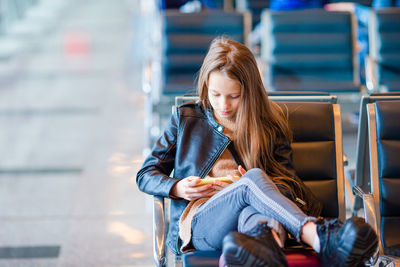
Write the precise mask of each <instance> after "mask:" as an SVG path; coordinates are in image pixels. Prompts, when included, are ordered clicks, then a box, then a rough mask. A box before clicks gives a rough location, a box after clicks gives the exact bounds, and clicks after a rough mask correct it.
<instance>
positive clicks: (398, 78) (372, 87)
mask: <svg viewBox="0 0 400 267" xmlns="http://www.w3.org/2000/svg"><path fill="white" fill-rule="evenodd" d="M368 34H369V56H368V59H367V66H366V70H367V71H366V75H367V77H366V79H367V88H368V90H369V91H372V92H392V91H400V8H395V7H393V8H386V9H381V10H374V11H373V12H371V14H370V20H369V24H368Z"/></svg>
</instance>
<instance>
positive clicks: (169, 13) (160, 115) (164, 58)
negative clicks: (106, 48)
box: [144, 10, 251, 147]
mask: <svg viewBox="0 0 400 267" xmlns="http://www.w3.org/2000/svg"><path fill="white" fill-rule="evenodd" d="M160 24H161V40H160V42H161V43H160V44H158V45H157V47H160V48H161V51H159V52H158V53H159V55H158V57H157V56H154V57H155V59H154V60H152V62H151V63H149V64H148V65H150V66H148V67H147V68H146V70H147V74H148V75H147V78H145V82H144V84H145V86H144V88H145V89H144V90H145V91H146V92H147V93H148V98H147V101H148V105H147V106H148V108H147V117H148V123H147V124H148V128H149V136H150V141H149V147H151V146H152V145H153V143H154V141H155V140H156V139H157V138H158V137H159V135H160V134H161V129H163V128H164V127H165V126H166V123H167V122H168V118H169V116H170V114H171V113H170V107H171V105H173V102H174V97H175V96H178V95H185V94H187V93H189V94H190V93H193V92H195V91H196V89H195V88H196V78H197V75H198V72H199V70H200V67H201V64H202V62H203V59H204V57H205V55H206V54H207V51H208V48H209V46H210V44H211V41H212V40H213V39H214V38H215V37H217V36H221V35H224V36H226V37H228V38H230V39H232V40H235V41H238V42H240V43H243V44H247V35H248V33H249V32H250V30H251V25H250V24H251V18H250V14H249V13H248V12H237V11H230V12H228V11H223V10H210V11H201V12H197V13H181V12H179V11H178V10H166V11H164V12H162V13H161V22H160Z"/></svg>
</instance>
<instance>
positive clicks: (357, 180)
mask: <svg viewBox="0 0 400 267" xmlns="http://www.w3.org/2000/svg"><path fill="white" fill-rule="evenodd" d="M394 100H400V92H391V93H374V94H371V95H367V96H363V97H362V98H361V103H360V111H359V122H358V133H357V147H356V150H357V151H356V168H355V174H354V181H351V182H353V183H354V185H355V186H359V187H360V188H361V189H362V190H363V191H364V192H366V193H369V192H371V182H370V156H369V143H368V112H367V105H368V104H370V103H375V102H377V101H379V102H381V101H394ZM360 208H362V202H361V199H360V198H355V199H354V207H353V209H354V215H355V214H356V213H357V211H358V210H359V209H360Z"/></svg>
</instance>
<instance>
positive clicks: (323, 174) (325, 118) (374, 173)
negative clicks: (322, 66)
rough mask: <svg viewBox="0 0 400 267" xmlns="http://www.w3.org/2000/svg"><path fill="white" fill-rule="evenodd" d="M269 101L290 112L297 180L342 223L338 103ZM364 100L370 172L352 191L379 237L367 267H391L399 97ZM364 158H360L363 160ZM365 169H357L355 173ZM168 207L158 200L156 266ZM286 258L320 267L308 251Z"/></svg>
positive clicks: (188, 262)
mask: <svg viewBox="0 0 400 267" xmlns="http://www.w3.org/2000/svg"><path fill="white" fill-rule="evenodd" d="M191 99H195V98H190V99H188V98H183V100H184V101H186V100H191ZM270 99H271V100H273V101H277V102H278V103H279V104H280V105H281V106H282V108H284V109H287V110H288V116H289V126H290V128H291V130H292V132H293V137H294V140H293V144H292V149H293V164H294V167H295V169H296V172H297V174H298V176H299V177H300V178H301V179H302V180H303V181H304V182H305V184H306V185H307V186H309V187H310V189H311V190H312V192H313V193H314V194H315V195H316V197H317V198H318V199H319V200H320V201H321V202H322V203H323V206H324V208H323V211H322V216H324V217H338V218H340V219H341V220H344V219H345V217H346V215H345V193H344V192H345V190H344V183H345V181H344V180H345V176H344V168H343V165H344V162H343V149H342V146H343V145H342V129H341V111H340V105H339V104H337V103H336V100H337V97H336V96H332V95H329V94H323V93H312V94H309V93H307V94H300V93H293V94H292V93H290V94H282V93H275V94H272V95H270ZM365 99H366V100H365V101H363V105H364V106H363V107H361V110H363V111H365V112H367V111H368V119H367V120H366V117H362V118H361V119H360V123H361V120H362V123H365V125H367V127H368V129H369V131H368V132H369V137H368V138H366V139H364V140H359V142H358V146H363V145H364V144H365V143H367V144H369V148H370V149H369V151H370V153H368V156H369V158H370V162H368V163H365V164H366V165H368V167H369V168H370V169H371V172H370V175H368V176H363V177H362V179H356V180H355V181H353V189H354V194H357V195H358V196H361V197H362V198H363V200H364V202H363V204H364V211H365V212H366V214H365V218H366V220H367V222H368V223H370V224H371V225H372V226H373V227H374V228H375V230H376V231H377V233H378V235H379V236H380V242H379V248H380V250H379V257H378V255H376V256H374V258H371V259H370V262H369V264H370V265H375V264H376V266H386V265H387V264H389V263H391V262H393V260H394V259H395V258H394V257H393V256H400V234H399V233H398V231H397V229H398V224H399V223H400V213H399V211H400V209H399V206H400V201H399V198H398V197H397V196H398V194H399V193H400V186H399V185H400V183H399V181H400V165H399V163H398V157H399V155H400V146H399V145H398V144H399V141H398V140H400V137H399V136H400V135H399V132H400V123H399V121H398V116H399V115H400V95H395V94H388V95H374V96H369V97H365ZM367 99H368V100H367ZM360 129H361V128H360ZM362 131H363V130H362ZM364 156H365V154H363V155H361V154H358V158H360V160H361V159H363V158H364ZM365 167H367V166H364V165H363V166H361V167H360V166H359V165H357V169H358V168H361V169H363V168H365ZM361 169H360V170H358V171H359V172H361ZM365 180H370V181H371V182H370V183H369V184H370V185H371V186H366V185H365V184H362V183H365ZM363 189H364V190H363ZM371 194H372V195H371ZM167 203H168V201H167V200H166V199H163V198H162V197H159V196H155V197H154V229H155V232H154V237H155V240H154V244H155V247H154V248H155V250H154V253H155V254H154V256H155V261H156V265H157V266H165V265H167V263H166V259H167V258H166V252H167V249H166V248H165V247H164V246H165V242H164V238H165V234H166V231H168V213H167V206H168V204H167ZM387 254H390V255H391V256H390V257H389V256H388V255H387ZM286 256H287V259H288V263H289V266H320V263H319V261H318V259H317V257H316V254H315V253H314V252H313V251H312V250H309V249H304V248H299V247H298V246H297V247H293V246H289V247H288V248H287V249H286ZM219 257H220V252H219V251H194V252H190V253H185V254H183V255H182V263H183V266H218V260H219Z"/></svg>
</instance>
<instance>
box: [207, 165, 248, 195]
mask: <svg viewBox="0 0 400 267" xmlns="http://www.w3.org/2000/svg"><path fill="white" fill-rule="evenodd" d="M238 171H239V173H240V174H241V175H242V176H243V175H245V173H246V170H245V169H243V167H242V166H241V165H239V167H238ZM227 177H228V178H229V179H231V180H232V183H234V182H236V180H237V179H239V177H238V176H232V175H227ZM230 184H231V183H226V182H222V181H219V180H218V179H217V180H215V182H214V188H215V189H216V190H221V189H223V188H224V187H227V186H228V185H230Z"/></svg>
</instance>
